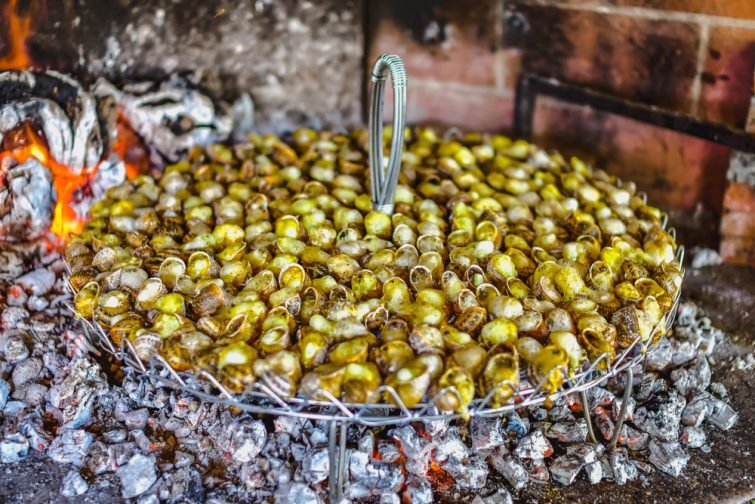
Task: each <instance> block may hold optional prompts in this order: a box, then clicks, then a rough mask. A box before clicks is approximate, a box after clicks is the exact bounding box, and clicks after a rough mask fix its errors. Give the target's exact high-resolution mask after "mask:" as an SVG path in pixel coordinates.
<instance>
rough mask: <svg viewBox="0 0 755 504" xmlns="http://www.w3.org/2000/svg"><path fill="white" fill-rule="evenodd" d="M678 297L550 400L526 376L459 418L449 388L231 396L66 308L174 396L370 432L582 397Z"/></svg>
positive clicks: (275, 390) (631, 361)
mask: <svg viewBox="0 0 755 504" xmlns="http://www.w3.org/2000/svg"><path fill="white" fill-rule="evenodd" d="M673 231H674V230H673V229H671V230H670V233H671V234H672V236H673V234H674V232H673ZM676 259H677V261H678V263H679V268H680V271H682V275H683V274H684V270H683V269H682V262H683V259H684V247H682V246H680V247H679V248H678V249H677V254H676ZM66 281H67V283H68V286H69V288H70V289H71V291H72V292H73V287H72V286H71V284H70V281H68V278H66ZM680 297H681V289H679V290H678V291H677V294H676V297H675V299H674V303H673V306H672V309H671V310H669V312H668V313H666V315H664V317H663V318H662V319H661V321H660V323H659V324H658V325H657V326H656V327H655V328H654V330H653V332H652V333H651V335H650V337H649V338H647V339H645V340H644V341H642V340H641V337H640V336H638V337H637V338H636V339H635V340H634V341H633V342H632V344H631V345H629V346H628V347H627V348H625V349H623V350H622V352H621V353H620V354H618V355H617V356H616V358H615V359H614V360H613V361H611V356H610V355H609V354H608V353H604V354H602V355H600V356H599V357H598V358H597V359H596V360H594V361H593V362H590V363H586V364H585V365H584V366H583V368H582V369H581V370H580V371H579V372H577V373H574V374H572V375H571V377H570V378H569V379H568V380H567V381H566V383H565V384H564V385H563V386H562V387H561V388H560V389H559V390H558V391H556V392H554V393H551V394H549V393H548V392H547V391H546V388H545V384H546V382H547V381H548V378H549V376H546V378H545V379H544V380H543V381H541V382H540V383H537V384H531V383H529V381H528V380H527V377H526V376H525V374H524V373H522V376H521V378H520V383H521V385H520V386H519V387H515V386H514V385H513V384H512V383H511V382H508V381H504V382H501V383H499V384H498V386H497V387H496V388H495V389H493V390H492V391H491V392H490V393H488V394H487V396H486V397H484V398H478V399H475V400H474V401H472V403H471V404H470V405H469V407H468V410H467V411H465V412H463V413H462V412H441V411H440V410H439V409H438V408H437V407H436V405H435V403H436V401H437V400H438V399H439V398H440V397H442V396H443V395H444V394H446V393H452V394H455V395H456V396H457V397H459V392H458V391H457V390H456V389H455V388H453V387H447V388H445V389H442V390H441V391H439V392H438V393H437V394H436V395H435V396H433V397H430V398H428V400H427V401H426V402H424V403H422V404H418V405H416V406H413V407H411V408H409V407H407V406H406V405H405V404H404V403H403V402H402V400H401V398H400V397H399V395H398V393H397V392H396V391H395V390H394V389H393V388H392V387H390V386H387V385H383V386H381V387H380V388H378V389H377V390H375V392H373V393H372V395H371V396H370V397H369V398H368V400H367V402H365V403H364V404H353V403H346V402H343V401H341V400H340V399H338V398H337V397H334V396H333V395H331V394H329V393H328V392H327V391H323V395H324V396H325V397H326V398H327V399H328V400H326V401H322V400H311V399H307V398H303V397H287V396H286V395H285V394H284V393H282V392H281V389H282V388H284V387H282V385H285V384H281V383H280V382H279V378H278V377H275V376H263V377H261V378H260V379H259V380H258V381H256V382H255V383H253V384H252V390H249V391H247V392H244V393H241V394H233V393H231V392H229V391H228V390H227V389H226V388H225V387H224V386H223V385H222V384H221V383H220V381H219V380H218V379H217V378H215V376H213V375H212V374H211V373H209V372H207V371H199V372H196V373H195V372H191V371H184V372H178V371H176V370H174V369H173V368H172V367H171V366H170V365H169V364H168V363H167V362H166V361H165V359H163V358H162V357H160V356H159V355H157V356H155V357H153V358H152V359H151V360H150V361H148V362H144V361H143V360H142V359H140V358H139V356H138V355H137V354H136V350H135V349H134V346H133V344H132V343H131V341H129V340H128V339H126V338H124V339H123V340H122V341H121V345H120V346H119V347H118V346H115V345H114V344H113V342H112V340H111V339H110V336H109V335H108V333H107V331H106V330H105V329H104V328H103V327H102V326H100V325H99V324H98V323H96V322H94V321H89V320H87V319H85V318H84V317H81V316H80V315H78V314H77V313H76V312H75V310H74V309H73V307H72V306H70V305H69V309H70V310H71V311H72V312H74V313H75V314H76V316H77V317H78V318H79V319H80V320H81V321H82V322H83V326H84V329H85V331H84V332H85V335H86V337H87V339H88V341H89V343H90V344H91V345H93V346H94V347H96V348H99V349H102V350H103V351H105V352H107V353H109V354H111V355H113V356H115V357H116V358H117V359H119V360H120V361H122V362H123V363H124V364H126V365H127V366H130V367H132V368H134V369H136V370H137V371H139V372H141V373H144V374H148V375H150V376H151V377H152V378H154V379H155V380H156V381H158V382H159V383H161V384H162V385H164V386H168V387H172V388H174V389H176V390H178V391H182V392H188V393H190V394H193V395H195V396H196V397H197V398H199V399H201V400H203V401H207V402H216V403H222V404H226V405H228V406H234V407H237V408H239V409H241V410H244V411H248V412H250V413H257V414H269V415H284V416H293V417H300V418H306V419H311V420H323V421H344V422H349V423H351V422H354V423H358V424H361V425H365V426H370V427H382V426H388V425H397V424H403V423H406V422H412V421H424V422H428V421H433V420H440V419H446V420H450V419H454V418H461V417H471V416H480V417H489V416H495V415H501V414H504V413H508V412H511V411H514V410H517V409H520V408H525V407H528V406H535V405H539V404H543V403H544V402H545V401H546V400H548V399H550V400H553V401H555V400H557V399H559V398H561V397H565V396H567V395H570V394H574V393H578V392H584V391H586V390H588V389H590V388H592V387H594V386H596V385H597V384H599V383H600V382H602V381H603V380H605V379H606V378H609V377H612V376H616V375H618V374H619V373H621V372H623V371H625V370H628V369H630V368H632V367H634V366H636V365H638V364H641V363H642V362H643V361H644V358H645V355H646V354H647V351H648V350H649V349H650V347H651V346H652V344H653V342H655V341H656V340H657V338H656V336H657V335H658V334H659V331H662V333H665V332H666V331H668V330H669V329H670V328H671V325H672V324H673V321H674V318H675V317H676V312H677V308H678V306H679V300H680ZM559 369H560V371H561V372H563V373H564V376H569V371H568V370H567V369H566V368H554V369H553V370H552V371H551V373H553V372H555V371H557V370H559ZM503 387H508V388H510V389H511V390H512V392H513V396H512V399H511V400H510V401H509V402H508V403H507V404H505V405H503V406H499V407H493V406H492V405H491V400H492V398H493V397H494V395H495V393H496V392H497V391H498V390H500V389H501V388H503ZM386 395H387V396H390V398H391V399H392V401H393V402H395V404H393V403H390V402H383V401H381V398H383V397H385V396H386Z"/></svg>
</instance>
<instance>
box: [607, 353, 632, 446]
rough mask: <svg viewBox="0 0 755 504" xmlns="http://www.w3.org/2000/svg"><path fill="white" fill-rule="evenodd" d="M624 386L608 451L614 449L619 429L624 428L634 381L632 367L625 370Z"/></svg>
mask: <svg viewBox="0 0 755 504" xmlns="http://www.w3.org/2000/svg"><path fill="white" fill-rule="evenodd" d="M624 376H625V379H626V385H625V386H624V399H623V400H622V401H621V409H620V410H619V419H618V420H617V421H616V427H615V428H614V430H613V436H611V442H610V443H608V449H609V450H613V449H614V448H615V447H616V443H617V442H618V440H619V434H621V428H622V427H623V426H624V417H625V416H626V415H627V407H628V404H629V399H631V397H632V382H633V381H634V371H632V366H629V367H628V368H627V371H626V374H625V375H624Z"/></svg>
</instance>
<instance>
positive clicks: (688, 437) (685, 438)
mask: <svg viewBox="0 0 755 504" xmlns="http://www.w3.org/2000/svg"><path fill="white" fill-rule="evenodd" d="M679 440H680V441H681V442H682V444H683V445H685V446H686V447H687V448H702V446H703V445H704V444H705V441H706V435H705V431H704V430H702V429H701V428H699V427H691V426H687V427H685V428H684V429H683V430H682V433H681V435H680V436H679Z"/></svg>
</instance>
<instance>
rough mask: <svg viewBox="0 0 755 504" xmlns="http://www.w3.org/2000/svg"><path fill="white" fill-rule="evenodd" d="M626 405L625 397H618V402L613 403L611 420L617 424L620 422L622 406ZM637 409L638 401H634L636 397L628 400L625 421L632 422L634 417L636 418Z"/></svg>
mask: <svg viewBox="0 0 755 504" xmlns="http://www.w3.org/2000/svg"><path fill="white" fill-rule="evenodd" d="M623 403H624V398H623V397H617V398H616V400H615V401H614V402H613V403H611V418H613V420H614V421H615V422H618V421H619V414H620V413H621V405H622V404H623ZM636 407H637V401H636V400H635V399H634V397H630V398H629V399H628V400H627V409H626V411H625V413H624V420H631V419H632V416H634V410H635V408H636Z"/></svg>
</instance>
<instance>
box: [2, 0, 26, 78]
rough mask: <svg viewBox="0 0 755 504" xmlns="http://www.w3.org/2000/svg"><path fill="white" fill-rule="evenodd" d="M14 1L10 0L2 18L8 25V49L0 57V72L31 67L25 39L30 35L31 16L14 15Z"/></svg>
mask: <svg viewBox="0 0 755 504" xmlns="http://www.w3.org/2000/svg"><path fill="white" fill-rule="evenodd" d="M16 3H17V1H16V0H10V2H9V3H8V6H7V8H6V10H5V11H4V12H3V13H2V18H3V19H7V20H8V21H7V23H8V28H7V30H8V39H7V43H8V49H7V50H6V51H5V55H3V56H2V57H0V70H23V69H26V68H29V66H31V59H30V58H29V53H28V52H27V50H26V39H27V37H28V36H29V35H30V34H31V20H32V18H31V15H28V14H27V15H25V16H19V15H18V14H16Z"/></svg>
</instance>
